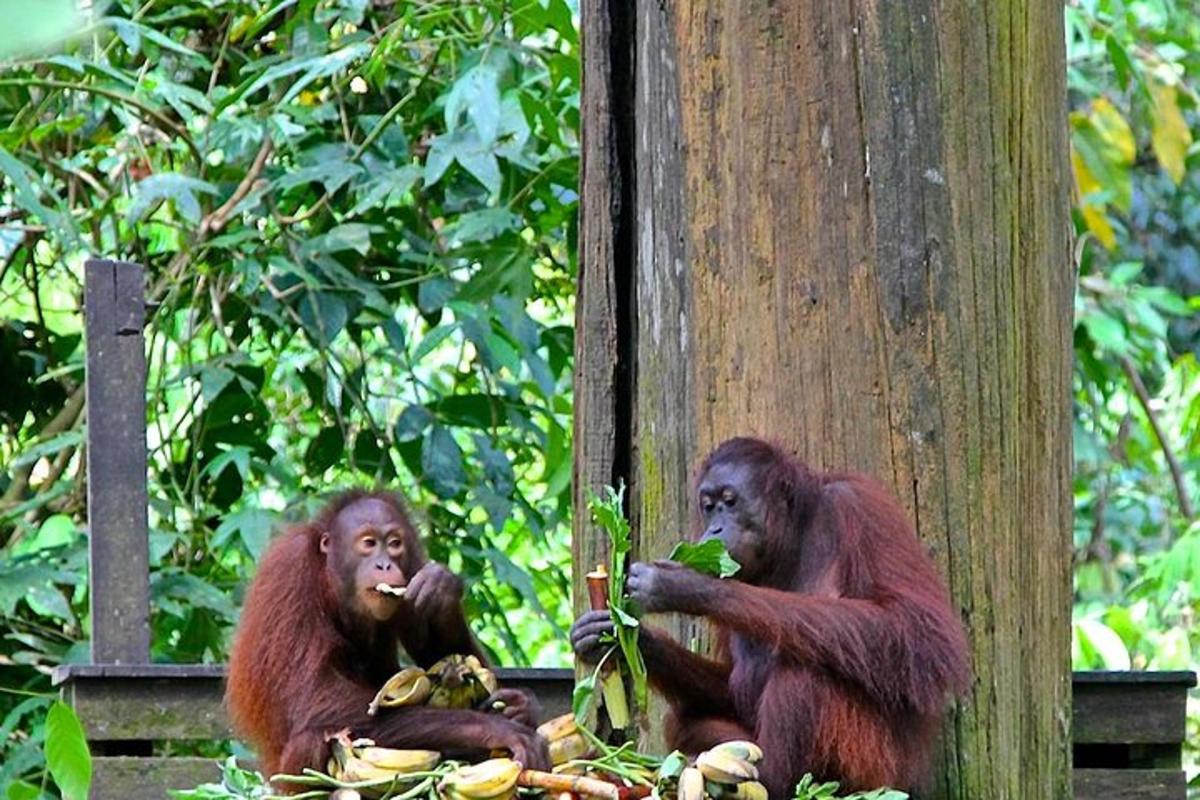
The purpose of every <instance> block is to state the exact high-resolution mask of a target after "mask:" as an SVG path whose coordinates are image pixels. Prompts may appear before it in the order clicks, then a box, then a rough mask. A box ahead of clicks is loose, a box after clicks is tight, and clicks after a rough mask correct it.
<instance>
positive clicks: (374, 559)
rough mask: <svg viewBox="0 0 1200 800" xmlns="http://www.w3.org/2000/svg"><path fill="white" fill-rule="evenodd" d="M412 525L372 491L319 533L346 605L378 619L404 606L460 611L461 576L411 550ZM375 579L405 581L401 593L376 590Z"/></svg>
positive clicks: (435, 613)
mask: <svg viewBox="0 0 1200 800" xmlns="http://www.w3.org/2000/svg"><path fill="white" fill-rule="evenodd" d="M410 535H411V530H410V529H409V528H408V527H407V526H406V525H405V521H404V519H403V518H402V517H400V516H399V515H398V514H397V513H396V511H395V510H394V509H393V508H392V507H391V506H390V505H388V504H387V503H385V502H383V501H382V500H378V499H376V498H373V497H368V498H364V499H362V500H359V501H357V502H355V503H351V504H350V505H348V506H346V507H345V508H344V509H342V511H341V512H340V513H339V514H338V515H337V516H336V517H335V518H334V520H333V523H332V524H331V525H330V526H329V531H328V532H327V533H326V534H325V535H324V536H322V537H321V552H322V553H325V555H326V557H327V558H328V559H329V563H330V565H331V566H332V567H333V570H334V572H335V573H336V574H337V576H338V579H339V581H340V583H341V586H342V589H343V596H344V599H345V600H346V601H347V603H348V604H349V607H350V608H353V609H355V610H356V611H357V612H359V613H361V614H364V615H366V616H368V617H370V618H372V619H374V620H377V621H379V622H385V621H387V620H389V619H391V618H392V617H393V616H395V615H396V613H397V612H399V611H401V610H402V609H403V610H406V611H408V612H409V613H411V614H413V615H416V616H417V617H418V618H420V619H434V618H437V619H446V618H450V617H452V616H453V615H455V614H459V613H461V604H462V581H461V580H459V579H458V577H457V576H456V575H454V574H453V573H452V572H450V570H449V569H447V568H446V567H445V566H443V565H441V564H439V563H437V562H436V561H425V562H422V561H420V560H418V558H417V557H415V556H414V553H413V552H411V551H412V550H415V544H413V545H410V543H409V541H408V537H409V536H410ZM380 583H386V584H388V585H389V586H403V587H406V589H405V595H404V597H403V598H399V597H395V596H393V595H389V594H384V593H382V592H379V591H377V590H376V588H375V587H376V586H378V585H379V584H380Z"/></svg>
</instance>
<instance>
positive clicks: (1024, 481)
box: [576, 0, 1073, 800]
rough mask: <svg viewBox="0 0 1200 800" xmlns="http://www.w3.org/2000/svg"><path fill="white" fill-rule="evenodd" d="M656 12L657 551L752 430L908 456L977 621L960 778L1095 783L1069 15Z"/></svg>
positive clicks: (653, 523)
mask: <svg viewBox="0 0 1200 800" xmlns="http://www.w3.org/2000/svg"><path fill="white" fill-rule="evenodd" d="M636 7H637V25H636V31H635V42H636V51H635V52H636V59H635V64H636V74H635V76H634V78H635V79H634V81H633V84H634V86H635V95H636V100H635V121H634V124H635V130H636V135H635V137H634V141H635V143H636V150H635V157H634V167H635V174H636V177H637V183H636V191H635V193H634V196H635V198H636V204H637V205H636V209H635V214H634V219H635V221H636V230H637V241H636V243H635V244H636V248H635V260H636V264H637V269H636V271H635V277H636V281H637V283H636V291H635V297H636V300H637V308H636V314H635V315H634V317H635V319H634V330H635V337H634V338H635V352H636V365H635V367H634V377H635V383H634V403H633V408H634V421H633V431H632V436H633V464H634V470H633V472H634V477H633V492H632V494H633V498H634V500H633V505H634V508H633V518H634V524H635V536H636V537H637V538H636V541H637V547H638V555H639V556H641V557H654V556H658V555H662V554H664V553H665V552H667V548H668V547H669V546H670V543H671V542H672V541H674V540H675V539H677V538H678V537H680V536H681V535H684V534H686V533H687V532H688V531H689V530H690V529H691V527H692V526H693V525H694V519H695V517H694V512H693V511H692V510H691V508H689V503H688V501H687V498H688V495H689V494H690V493H689V491H688V490H689V486H690V484H691V481H692V480H693V479H694V471H695V468H696V466H697V464H698V462H699V461H700V459H702V458H703V456H704V455H705V454H706V453H707V451H708V450H709V449H710V448H711V447H712V446H713V445H715V444H717V443H718V442H720V441H722V440H724V439H725V438H727V437H729V436H732V435H739V434H754V435H761V436H766V437H769V438H772V439H775V440H778V441H780V442H781V443H782V445H783V446H784V447H785V448H787V449H789V450H790V451H792V452H794V453H797V454H798V455H800V456H801V457H803V458H804V459H805V460H806V461H808V462H809V463H810V464H812V465H814V466H816V467H817V468H819V469H844V468H851V469H859V470H863V471H866V472H869V473H871V474H873V475H875V476H877V477H879V478H881V479H882V480H884V481H885V482H887V483H889V484H890V486H891V487H892V489H893V490H894V491H895V492H896V494H897V495H898V497H899V498H900V499H901V502H902V503H903V504H904V506H905V508H906V511H907V512H908V516H909V518H910V519H911V520H913V521H914V522H915V523H916V526H917V530H918V533H919V535H920V536H921V538H922V540H923V541H924V542H925V544H926V545H927V546H928V547H929V549H930V550H931V551H932V552H933V554H934V557H935V559H936V560H937V562H938V564H939V566H940V567H941V569H942V571H943V573H944V574H945V575H946V577H947V580H948V583H949V585H950V589H951V592H952V595H953V598H954V601H955V603H956V605H957V607H958V608H959V609H961V611H962V613H963V617H964V619H965V620H966V621H967V622H968V623H969V624H970V626H971V627H970V630H969V637H968V638H969V642H970V645H971V650H972V663H973V666H974V669H975V673H976V675H975V681H974V683H973V687H974V692H973V693H972V695H971V697H970V698H969V699H968V700H967V702H965V703H963V704H962V705H961V706H959V707H957V708H956V709H955V710H954V712H952V714H950V715H949V720H948V724H947V728H946V735H945V736H944V737H943V741H944V743H945V746H944V752H943V758H942V764H941V766H940V768H939V770H938V771H937V772H936V774H935V776H934V778H933V783H934V786H933V787H931V788H932V791H931V796H932V797H937V798H971V799H972V800H974V798H985V797H986V798H1060V797H1064V796H1067V795H1068V794H1069V793H1070V791H1071V787H1070V774H1069V770H1068V764H1069V754H1070V743H1069V725H1068V724H1067V719H1068V717H1069V704H1070V680H1069V673H1068V670H1067V666H1068V665H1069V663H1070V659H1069V652H1068V649H1069V645H1070V642H1069V637H1066V636H1065V635H1063V632H1064V631H1065V630H1067V627H1068V623H1069V620H1070V608H1071V586H1070V563H1069V553H1070V546H1069V545H1070V532H1071V524H1070V519H1071V480H1070V474H1071V472H1070V470H1071V457H1070V419H1071V417H1070V376H1071V372H1070V354H1071V302H1072V296H1073V274H1072V269H1071V259H1070V225H1069V219H1070V217H1069V214H1068V213H1067V211H1068V204H1069V197H1068V189H1069V185H1070V182H1069V172H1068V161H1067V150H1068V148H1067V141H1066V131H1065V129H1064V128H1063V127H1062V126H1061V125H1060V124H1058V123H1057V122H1056V120H1061V118H1062V114H1063V113H1064V109H1065V86H1064V81H1063V77H1062V75H1063V71H1062V70H1063V55H1064V53H1063V37H1062V24H1063V23H1062V15H1061V13H1060V12H1061V9H1057V8H1052V7H1051V6H1049V5H1046V4H1044V3H1037V2H1032V1H1031V0H1014V2H1011V3H1008V4H1006V5H1005V6H1004V11H1003V12H1002V13H998V14H994V15H987V14H985V15H983V17H980V15H979V14H977V13H976V9H973V8H972V7H971V6H970V5H969V4H954V3H949V4H947V3H938V2H935V0H911V2H906V3H865V4H864V3H852V4H845V3H767V4H763V3H735V2H712V1H711V0H679V1H678V2H672V3H662V2H657V1H656V0H638V2H637V4H636ZM587 24H588V22H587V20H586V19H585V21H584V27H585V29H586V27H587ZM980 87H982V88H983V90H984V91H986V93H987V96H988V97H989V98H990V101H989V102H988V103H983V104H980V103H978V102H976V99H977V96H978V92H979V90H980ZM596 124H602V123H601V121H600V120H597V119H595V118H594V117H592V116H589V115H588V114H587V113H586V111H585V114H584V127H585V129H587V128H588V127H589V126H592V125H596ZM584 191H585V196H586V195H587V194H588V193H589V192H590V191H592V189H591V188H590V187H586V186H585V190H584ZM581 302H583V303H584V304H586V303H587V302H588V300H587V298H582V301H581ZM582 313H584V314H585V315H586V314H587V313H588V309H584V311H583V312H582ZM622 324H624V323H622ZM584 377H585V379H586V376H584ZM576 423H577V426H578V427H577V430H583V431H587V430H590V429H591V428H592V426H594V425H599V426H603V425H605V424H607V419H606V418H603V417H596V418H589V416H588V410H587V409H586V408H584V409H577V419H576ZM578 530H579V529H577V535H578ZM681 635H686V634H681ZM684 641H685V643H686V639H685V640H684ZM654 716H655V717H657V715H654Z"/></svg>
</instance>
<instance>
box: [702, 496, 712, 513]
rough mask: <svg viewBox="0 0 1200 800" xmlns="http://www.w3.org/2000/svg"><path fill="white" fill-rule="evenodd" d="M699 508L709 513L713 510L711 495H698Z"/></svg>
mask: <svg viewBox="0 0 1200 800" xmlns="http://www.w3.org/2000/svg"><path fill="white" fill-rule="evenodd" d="M700 510H701V511H703V512H704V513H705V514H711V513H712V510H713V501H712V498H711V497H709V496H707V495H701V497H700Z"/></svg>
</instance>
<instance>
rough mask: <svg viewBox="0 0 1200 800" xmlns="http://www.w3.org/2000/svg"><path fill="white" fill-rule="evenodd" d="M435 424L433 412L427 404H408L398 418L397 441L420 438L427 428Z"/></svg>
mask: <svg viewBox="0 0 1200 800" xmlns="http://www.w3.org/2000/svg"><path fill="white" fill-rule="evenodd" d="M431 424H433V414H431V413H430V412H429V409H427V408H425V406H418V405H414V406H408V407H407V408H405V409H404V411H403V412H402V413H401V414H400V419H398V420H396V431H395V434H396V441H399V442H408V441H412V440H414V439H419V438H421V437H422V436H423V435H424V434H425V429H426V428H428V427H429V426H430V425H431Z"/></svg>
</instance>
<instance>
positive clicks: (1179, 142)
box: [1150, 83, 1192, 185]
mask: <svg viewBox="0 0 1200 800" xmlns="http://www.w3.org/2000/svg"><path fill="white" fill-rule="evenodd" d="M1150 92H1151V94H1152V95H1153V97H1154V107H1153V127H1152V129H1151V132H1150V143H1151V146H1152V147H1153V148H1154V155H1155V156H1156V157H1157V158H1158V163H1159V164H1161V165H1162V167H1163V169H1164V170H1166V173H1167V174H1168V175H1170V176H1171V180H1173V181H1175V183H1176V185H1178V184H1179V183H1180V182H1181V181H1182V180H1183V176H1184V173H1185V172H1186V171H1187V165H1186V163H1185V159H1186V158H1187V151H1188V148H1189V147H1191V145H1192V131H1191V129H1190V128H1189V127H1188V124H1187V120H1185V119H1184V118H1183V113H1182V112H1181V111H1180V110H1179V101H1178V94H1179V93H1178V91H1177V90H1176V89H1175V87H1174V86H1171V85H1168V84H1165V83H1153V84H1151V88H1150Z"/></svg>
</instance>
